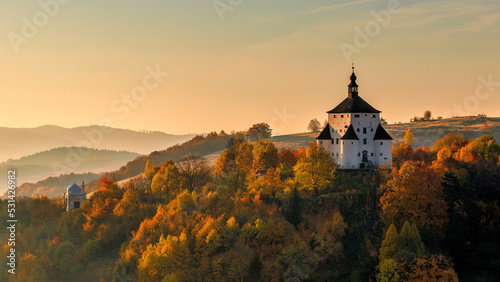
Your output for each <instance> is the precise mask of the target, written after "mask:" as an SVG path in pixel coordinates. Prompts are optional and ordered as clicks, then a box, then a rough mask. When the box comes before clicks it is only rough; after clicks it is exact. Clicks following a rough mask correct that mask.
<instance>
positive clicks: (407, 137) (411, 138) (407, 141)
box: [404, 128, 415, 147]
mask: <svg viewBox="0 0 500 282" xmlns="http://www.w3.org/2000/svg"><path fill="white" fill-rule="evenodd" d="M404 141H405V144H406V145H407V146H410V147H411V146H413V142H414V141H415V137H414V136H413V131H412V130H411V129H410V128H407V129H406V131H405V137H404Z"/></svg>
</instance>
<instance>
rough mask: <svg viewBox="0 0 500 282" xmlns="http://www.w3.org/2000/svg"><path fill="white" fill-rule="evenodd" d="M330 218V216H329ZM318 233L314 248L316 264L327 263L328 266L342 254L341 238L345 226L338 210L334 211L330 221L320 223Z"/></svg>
mask: <svg viewBox="0 0 500 282" xmlns="http://www.w3.org/2000/svg"><path fill="white" fill-rule="evenodd" d="M329 217H330V216H329ZM319 225H320V227H319V228H318V229H319V230H318V232H317V234H316V236H315V240H316V246H315V248H314V254H315V257H316V260H317V261H318V262H328V264H329V265H331V264H334V263H335V261H336V260H337V259H338V258H339V257H340V256H341V254H342V248H343V247H342V241H341V240H342V238H343V237H344V234H345V229H346V228H347V225H346V224H345V222H344V217H342V215H341V214H340V212H339V211H338V210H335V212H334V213H333V216H331V219H328V217H327V219H326V220H325V221H324V222H321V223H320V224H319Z"/></svg>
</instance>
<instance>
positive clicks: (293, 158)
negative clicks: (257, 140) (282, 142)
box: [278, 149, 297, 180]
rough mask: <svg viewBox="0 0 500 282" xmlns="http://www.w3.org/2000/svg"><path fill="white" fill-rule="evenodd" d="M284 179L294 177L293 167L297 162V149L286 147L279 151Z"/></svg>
mask: <svg viewBox="0 0 500 282" xmlns="http://www.w3.org/2000/svg"><path fill="white" fill-rule="evenodd" d="M278 161H279V164H280V165H279V167H280V171H281V177H282V179H283V180H284V179H286V178H290V177H293V167H294V166H295V165H296V164H297V151H293V150H289V149H284V150H280V151H279V152H278Z"/></svg>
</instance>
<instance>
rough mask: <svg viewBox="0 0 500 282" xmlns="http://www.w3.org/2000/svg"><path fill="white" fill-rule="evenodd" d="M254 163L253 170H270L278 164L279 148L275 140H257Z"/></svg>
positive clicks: (254, 148)
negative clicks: (274, 142) (275, 144)
mask: <svg viewBox="0 0 500 282" xmlns="http://www.w3.org/2000/svg"><path fill="white" fill-rule="evenodd" d="M252 155H253V164H252V171H253V172H258V171H261V170H268V169H271V168H273V169H274V168H276V167H277V166H278V162H279V159H278V149H276V147H275V146H274V144H273V142H270V141H267V142H263V141H257V142H255V143H254V145H253V152H252Z"/></svg>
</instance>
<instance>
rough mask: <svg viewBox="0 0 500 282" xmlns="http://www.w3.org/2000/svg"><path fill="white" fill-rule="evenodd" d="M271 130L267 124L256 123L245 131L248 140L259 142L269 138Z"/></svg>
mask: <svg viewBox="0 0 500 282" xmlns="http://www.w3.org/2000/svg"><path fill="white" fill-rule="evenodd" d="M271 133H272V129H271V127H270V126H269V124H267V123H263V122H262V123H257V124H254V125H252V127H250V128H249V129H248V131H247V136H248V138H249V139H250V140H252V141H255V140H261V139H265V138H269V137H271Z"/></svg>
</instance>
